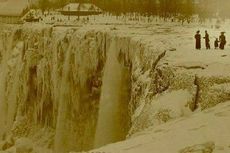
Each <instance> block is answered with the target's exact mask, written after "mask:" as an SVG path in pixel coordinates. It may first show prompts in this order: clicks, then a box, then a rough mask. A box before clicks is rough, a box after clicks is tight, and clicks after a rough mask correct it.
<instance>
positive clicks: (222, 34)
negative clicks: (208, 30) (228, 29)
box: [219, 32, 226, 50]
mask: <svg viewBox="0 0 230 153" xmlns="http://www.w3.org/2000/svg"><path fill="white" fill-rule="evenodd" d="M224 33H225V32H221V35H220V37H219V41H220V49H222V50H224V47H225V45H226V37H225V35H224Z"/></svg>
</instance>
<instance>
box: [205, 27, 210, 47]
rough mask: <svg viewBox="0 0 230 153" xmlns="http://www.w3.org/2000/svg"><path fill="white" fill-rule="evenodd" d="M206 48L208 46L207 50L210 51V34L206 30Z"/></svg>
mask: <svg viewBox="0 0 230 153" xmlns="http://www.w3.org/2000/svg"><path fill="white" fill-rule="evenodd" d="M204 39H205V46H206V49H210V39H209V34H208V31H207V30H205V37H204Z"/></svg>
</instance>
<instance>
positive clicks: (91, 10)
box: [59, 3, 102, 16]
mask: <svg viewBox="0 0 230 153" xmlns="http://www.w3.org/2000/svg"><path fill="white" fill-rule="evenodd" d="M59 12H61V14H63V15H69V16H70V15H72V16H87V15H98V14H101V13H102V10H101V9H100V8H98V7H97V6H96V5H94V4H91V3H69V4H67V5H66V6H64V7H63V8H62V9H61V10H59Z"/></svg>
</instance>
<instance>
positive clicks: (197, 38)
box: [195, 30, 201, 50]
mask: <svg viewBox="0 0 230 153" xmlns="http://www.w3.org/2000/svg"><path fill="white" fill-rule="evenodd" d="M195 39H196V49H199V50H200V49H201V35H200V31H199V30H198V31H197V32H196V35H195Z"/></svg>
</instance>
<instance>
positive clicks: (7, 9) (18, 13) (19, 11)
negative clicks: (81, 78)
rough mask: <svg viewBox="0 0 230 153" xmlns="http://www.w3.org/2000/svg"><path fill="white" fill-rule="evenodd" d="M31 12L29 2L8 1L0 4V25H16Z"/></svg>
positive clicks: (22, 0) (20, 0) (26, 0)
mask: <svg viewBox="0 0 230 153" xmlns="http://www.w3.org/2000/svg"><path fill="white" fill-rule="evenodd" d="M28 10H29V2H28V0H6V1H2V2H0V23H8V24H16V23H20V22H21V17H22V16H23V15H24V14H25V13H26V12H27V11H28Z"/></svg>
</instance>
